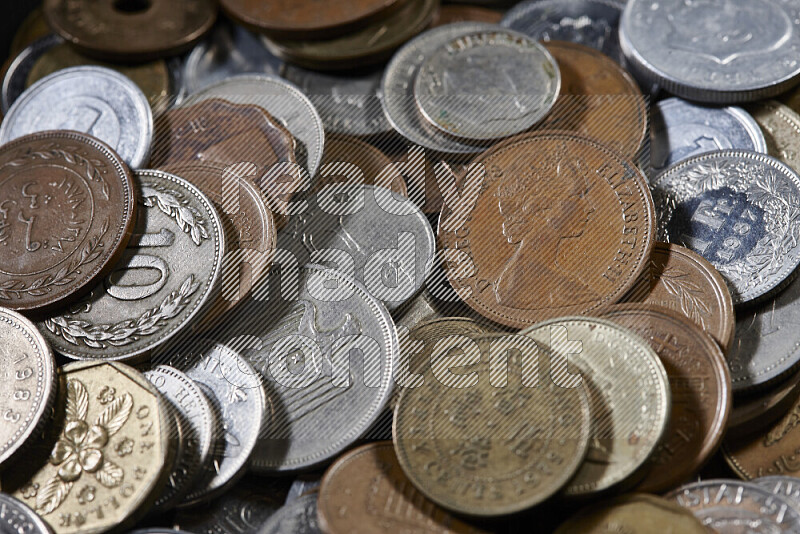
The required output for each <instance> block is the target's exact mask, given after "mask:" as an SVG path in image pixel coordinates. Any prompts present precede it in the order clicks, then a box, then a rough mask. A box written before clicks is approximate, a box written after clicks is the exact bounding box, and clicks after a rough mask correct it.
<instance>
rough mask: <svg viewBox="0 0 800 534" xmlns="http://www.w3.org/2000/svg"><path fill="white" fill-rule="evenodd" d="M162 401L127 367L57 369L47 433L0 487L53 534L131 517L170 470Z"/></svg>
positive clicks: (124, 521) (143, 507)
mask: <svg viewBox="0 0 800 534" xmlns="http://www.w3.org/2000/svg"><path fill="white" fill-rule="evenodd" d="M162 402H163V401H162V400H161V398H160V394H159V393H158V390H156V388H155V387H154V386H153V385H152V384H150V382H148V381H147V380H146V379H145V378H144V377H143V376H142V375H141V373H139V372H138V371H136V370H134V369H133V368H131V367H128V366H127V365H123V364H119V363H95V362H73V363H70V364H68V365H65V366H63V367H61V368H60V370H59V393H58V401H57V403H56V411H55V415H54V418H53V421H52V422H51V424H50V427H49V430H48V433H47V434H46V436H45V438H44V439H42V440H39V441H38V442H37V444H36V447H35V450H32V452H30V453H28V455H27V456H26V461H25V462H22V463H18V464H16V465H15V466H14V467H13V468H12V469H6V470H5V471H4V472H3V480H2V482H3V490H4V491H7V492H9V493H11V494H12V495H13V496H14V497H16V498H17V499H19V500H21V501H22V502H24V503H26V504H27V505H28V506H30V507H31V508H32V509H33V510H34V511H35V512H36V513H37V514H38V515H39V516H40V517H41V518H42V519H44V520H45V521H46V522H47V523H48V524H49V526H50V528H51V529H52V530H53V531H54V532H56V533H58V534H65V533H83V532H104V531H106V530H108V529H110V528H112V527H119V528H123V527H124V526H125V525H130V524H132V523H134V522H135V521H136V519H137V518H138V517H141V515H142V514H143V513H145V512H146V510H147V508H148V507H149V505H150V504H152V502H153V501H154V500H155V498H156V493H155V492H156V491H157V490H159V489H160V488H161V487H162V486H163V484H164V483H165V482H166V477H167V475H168V474H169V473H168V469H167V464H168V457H169V443H170V442H169V428H170V424H169V420H168V415H167V410H166V408H165V407H164V405H163V404H162Z"/></svg>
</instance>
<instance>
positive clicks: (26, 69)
mask: <svg viewBox="0 0 800 534" xmlns="http://www.w3.org/2000/svg"><path fill="white" fill-rule="evenodd" d="M61 42H63V39H61V37H60V36H58V35H55V34H51V35H46V36H44V37H42V38H40V39H37V40H36V41H34V42H33V43H31V44H30V45H28V46H27V47H25V49H24V50H22V52H20V53H19V54H18V55H17V57H15V58H14V61H12V62H11V64H10V65H9V66H8V69H6V73H5V77H4V78H3V87H2V89H1V90H0V109H2V111H3V113H7V112H8V108H10V107H11V104H13V103H14V101H15V100H17V98H19V95H21V94H22V93H23V92H24V91H25V86H26V85H25V84H26V81H27V79H28V74H30V72H31V69H33V66H34V65H35V64H36V61H37V60H38V59H39V58H40V57H42V55H43V54H44V53H45V52H47V51H48V50H50V49H51V48H52V47H54V46H55V45H57V44H58V43H61Z"/></svg>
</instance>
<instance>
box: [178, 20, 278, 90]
mask: <svg viewBox="0 0 800 534" xmlns="http://www.w3.org/2000/svg"><path fill="white" fill-rule="evenodd" d="M282 64H283V61H281V60H280V59H278V58H277V57H275V56H274V55H272V53H271V52H270V51H269V50H267V47H265V46H264V44H263V43H262V42H261V39H259V38H258V37H257V36H255V35H253V34H252V33H251V32H249V31H247V30H246V29H244V28H243V27H241V26H239V25H236V24H226V23H221V24H218V25H217V26H216V28H215V29H214V31H213V32H212V33H211V35H210V37H209V38H208V39H206V40H205V41H202V42H200V43H199V44H197V46H195V47H194V49H193V50H192V51H191V52H190V53H189V55H188V56H186V61H185V62H184V65H183V82H184V87H185V88H186V92H187V93H189V94H192V93H196V92H197V91H199V90H201V89H203V88H204V87H207V86H209V85H211V84H213V83H217V82H220V81H223V80H225V79H226V78H228V77H230V76H235V75H237V74H246V73H258V74H278V71H279V69H280V67H281V65H282Z"/></svg>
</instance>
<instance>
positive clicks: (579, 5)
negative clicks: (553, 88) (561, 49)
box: [500, 0, 625, 65]
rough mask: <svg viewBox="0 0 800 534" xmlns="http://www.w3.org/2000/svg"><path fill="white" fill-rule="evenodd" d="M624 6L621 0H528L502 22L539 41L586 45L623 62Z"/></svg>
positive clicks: (508, 14)
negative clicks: (620, 34) (621, 22)
mask: <svg viewBox="0 0 800 534" xmlns="http://www.w3.org/2000/svg"><path fill="white" fill-rule="evenodd" d="M624 7H625V2H624V1H619V0H528V1H526V2H520V3H519V4H517V5H515V6H514V7H513V8H511V9H510V10H508V12H507V13H506V14H505V15H504V16H503V19H502V20H501V21H500V25H501V26H504V27H506V28H510V29H512V30H516V31H518V32H522V33H524V34H525V35H529V36H530V37H532V38H533V39H535V40H537V41H570V42H573V43H579V44H582V45H586V46H588V47H591V48H594V49H595V50H599V51H600V52H602V53H604V54H605V55H607V56H608V57H610V58H611V59H613V60H614V61H616V62H617V63H619V64H621V65H622V64H624V62H625V56H624V55H623V54H622V50H621V49H620V47H619V37H618V27H619V19H620V16H621V15H622V9H623V8H624Z"/></svg>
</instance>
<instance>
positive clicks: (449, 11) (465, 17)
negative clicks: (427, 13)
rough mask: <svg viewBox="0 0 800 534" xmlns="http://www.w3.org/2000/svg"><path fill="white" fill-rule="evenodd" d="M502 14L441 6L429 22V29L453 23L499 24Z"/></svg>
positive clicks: (456, 5)
mask: <svg viewBox="0 0 800 534" xmlns="http://www.w3.org/2000/svg"><path fill="white" fill-rule="evenodd" d="M502 18H503V14H502V13H501V12H499V11H495V10H494V9H487V8H485V7H478V6H467V5H461V4H450V5H446V6H441V7H440V8H439V10H438V11H437V12H436V14H435V15H434V16H433V20H432V21H431V28H436V27H437V26H444V25H445V24H452V23H454V22H487V23H489V24H500V19H502Z"/></svg>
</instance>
